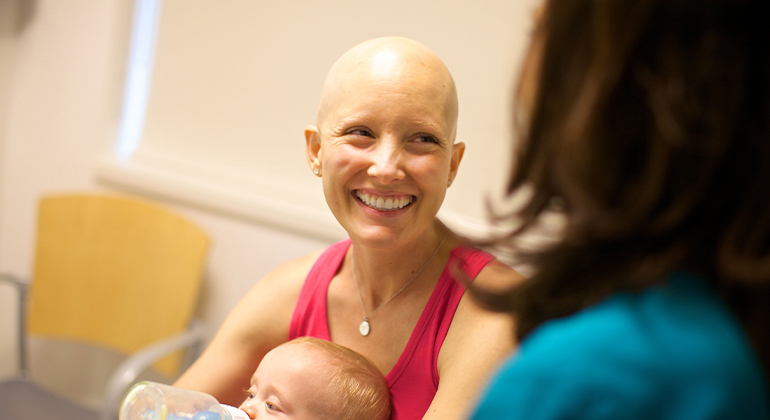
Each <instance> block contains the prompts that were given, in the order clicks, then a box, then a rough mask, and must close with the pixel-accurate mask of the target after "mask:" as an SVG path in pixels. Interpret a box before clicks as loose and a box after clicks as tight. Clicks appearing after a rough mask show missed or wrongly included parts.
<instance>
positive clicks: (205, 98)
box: [100, 0, 537, 241]
mask: <svg viewBox="0 0 770 420" xmlns="http://www.w3.org/2000/svg"><path fill="white" fill-rule="evenodd" d="M535 3H537V0H528V1H522V2H485V3H483V4H474V5H471V4H469V3H467V2H464V1H457V0H453V1H448V2H447V1H437V0H432V1H428V2H420V3H419V4H414V2H410V1H407V0H396V1H393V2H388V3H387V4H383V3H382V2H374V1H363V2H362V1H354V0H343V1H339V2H333V3H323V2H315V1H310V0H301V1H299V2H293V3H292V5H291V6H288V5H284V4H282V3H280V2H278V3H259V2H232V1H225V2H221V4H219V5H217V6H216V7H212V6H211V4H210V3H209V2H205V1H200V0H193V1H179V0H165V1H163V2H161V1H159V0H141V1H138V2H137V6H139V5H143V8H142V9H141V10H144V12H143V13H138V14H137V22H139V23H141V24H140V25H137V27H136V30H135V35H134V43H135V48H134V53H135V55H134V57H135V60H134V61H133V64H132V66H131V67H132V68H136V70H137V71H135V72H133V73H131V74H133V75H134V77H133V79H132V80H135V81H136V82H137V83H135V84H133V85H132V87H131V88H127V90H126V96H127V101H128V99H132V100H131V101H130V102H127V103H126V110H125V112H124V117H123V124H122V129H123V140H122V141H121V143H120V145H119V146H118V149H119V151H118V158H117V159H115V158H109V159H106V160H105V161H104V162H103V165H102V166H101V170H100V173H101V177H102V178H103V179H104V180H107V181H108V182H111V183H113V184H116V185H121V186H126V187H129V188H131V189H132V190H137V189H138V190H140V191H146V192H148V193H152V194H154V195H161V196H171V197H173V198H175V199H177V200H181V201H184V202H188V203H191V204H195V205H198V206H201V207H204V208H207V209H213V210H216V211H219V212H222V213H225V214H229V215H233V216H237V217H239V218H244V219H247V220H251V221H254V222H258V223H266V224H269V225H270V226H274V227H278V228H282V229H286V230H290V231H293V232H296V233H300V234H302V235H309V236H312V237H316V238H321V239H324V240H329V241H331V240H337V239H340V238H342V237H344V231H343V230H341V229H340V228H339V225H338V224H337V223H336V221H335V220H334V218H333V217H332V215H331V214H330V213H329V211H328V210H327V209H326V206H325V203H324V200H323V196H322V195H321V194H320V190H319V188H317V185H316V184H317V183H316V182H314V179H313V177H309V176H307V172H305V171H304V168H303V164H304V163H303V161H302V159H301V154H299V153H297V151H299V150H300V148H301V147H302V143H301V141H302V135H301V131H302V127H304V125H305V124H307V123H308V122H310V121H312V120H313V118H314V115H315V105H316V104H317V100H318V87H319V86H320V85H321V84H322V83H323V73H322V72H318V71H317V70H313V69H318V68H328V67H329V66H330V65H331V64H332V61H331V60H332V59H333V57H336V56H338V55H339V54H340V52H341V51H343V50H344V49H346V48H347V47H348V46H349V45H351V44H353V43H356V42H360V41H362V40H364V39H368V38H373V37H376V36H383V35H390V34H403V35H406V36H410V37H412V38H415V39H419V40H420V41H421V42H425V43H426V44H428V45H431V46H432V47H433V48H435V49H436V50H437V51H439V52H440V53H441V55H442V57H443V58H444V59H445V61H447V63H449V65H450V67H451V68H452V69H453V73H454V76H455V79H456V81H457V83H458V85H459V86H460V87H461V89H460V93H459V94H460V98H461V100H462V103H463V109H462V113H463V118H462V124H461V125H460V127H459V129H458V135H459V138H460V139H461V140H463V141H472V142H473V145H474V147H473V151H474V152H473V153H472V154H469V156H468V157H467V158H466V161H465V163H464V165H465V168H466V170H467V174H468V175H465V176H463V177H460V178H458V179H457V181H455V182H454V187H453V189H454V190H456V191H457V192H452V193H450V194H449V195H448V197H447V199H446V201H447V205H446V206H445V207H446V208H445V209H443V210H442V220H444V221H445V222H446V223H448V224H450V226H452V227H453V228H455V229H459V230H460V231H461V233H463V234H466V235H469V236H479V235H483V234H484V233H486V231H487V230H488V225H487V223H486V222H485V218H486V211H485V207H484V199H485V196H486V195H487V194H491V195H493V196H494V195H499V194H498V191H500V190H501V185H502V179H503V174H504V173H505V168H506V162H505V160H504V159H503V156H505V155H506V154H507V150H508V145H507V144H506V142H505V141H504V139H505V133H506V132H507V131H508V125H507V123H506V120H505V115H506V111H507V107H508V103H507V101H506V99H505V98H504V97H503V96H502V95H500V94H499V93H500V90H501V87H504V86H508V85H509V84H510V82H511V80H510V73H511V72H512V71H513V70H514V69H516V68H517V60H516V59H515V58H513V57H518V56H519V54H517V52H518V51H519V49H521V48H523V46H524V45H525V41H526V34H527V30H528V26H529V23H528V21H527V19H526V16H527V15H528V11H529V9H530V8H531V7H532V5H533V4H535ZM471 7H472V10H469V8H471ZM138 10H139V9H138ZM362 16H365V17H366V18H365V19H361V17H362ZM142 17H144V19H141V18H142ZM512 21H513V22H515V23H516V24H515V25H514V26H513V28H514V29H511V26H510V23H511V22H512ZM332 22H340V23H341V22H344V24H338V25H335V24H331V23H332ZM153 30H155V31H156V33H157V37H156V38H155V39H156V40H157V42H155V43H153V42H151V41H152V40H153V38H152V36H148V34H152V32H153ZM490 40H494V42H490ZM388 59H389V58H388V57H387V56H382V57H380V58H379V60H380V64H387V60H388ZM390 59H392V57H390ZM479 63H483V65H479ZM378 68H382V69H383V71H384V69H386V68H387V66H378ZM145 94H146V114H145V113H144V110H143V108H142V107H141V103H142V97H143V95H145ZM470 174H473V176H472V177H471V176H469V175H470Z"/></svg>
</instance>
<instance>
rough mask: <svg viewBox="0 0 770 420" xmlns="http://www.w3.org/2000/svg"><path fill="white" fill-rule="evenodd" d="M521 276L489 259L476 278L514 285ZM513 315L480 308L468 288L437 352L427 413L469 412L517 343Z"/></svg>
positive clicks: (442, 415) (453, 416) (485, 282)
mask: <svg viewBox="0 0 770 420" xmlns="http://www.w3.org/2000/svg"><path fill="white" fill-rule="evenodd" d="M521 280H523V277H522V276H521V275H520V274H518V273H516V272H515V271H513V270H511V269H510V268H508V267H506V266H503V265H502V264H490V265H489V266H487V267H485V268H484V269H483V270H482V271H481V272H480V273H479V275H478V276H477V277H476V279H475V280H474V284H475V285H477V286H481V287H484V286H488V287H490V288H495V289H496V288H500V287H505V286H506V285H507V286H513V285H514V284H515V283H517V282H519V281H521ZM514 328H515V323H514V319H513V317H512V316H510V315H507V314H499V313H493V312H489V311H487V310H485V309H483V308H481V307H480V306H479V305H478V304H477V303H476V302H475V301H474V299H473V297H472V296H471V294H470V293H465V295H463V297H462V299H461V300H460V304H459V305H458V307H457V311H456V312H455V316H454V319H453V320H452V325H451V326H450V327H449V332H448V333H447V336H446V339H445V341H444V344H443V345H442V346H441V350H440V352H439V358H438V374H439V387H438V391H437V392H436V396H435V397H434V399H433V402H432V403H431V405H430V407H429V408H428V412H427V413H426V414H425V417H424V419H442V420H447V419H461V418H463V419H464V418H467V416H468V414H469V411H470V410H471V408H472V407H473V405H474V404H475V402H476V401H477V398H478V395H479V394H480V393H481V391H482V390H483V388H484V386H485V385H486V383H487V381H488V380H489V377H490V376H491V375H492V373H493V372H494V371H495V369H496V368H497V367H498V366H500V364H501V363H502V361H503V359H504V358H505V357H506V356H509V355H510V354H511V353H512V352H513V351H514V348H515V340H514Z"/></svg>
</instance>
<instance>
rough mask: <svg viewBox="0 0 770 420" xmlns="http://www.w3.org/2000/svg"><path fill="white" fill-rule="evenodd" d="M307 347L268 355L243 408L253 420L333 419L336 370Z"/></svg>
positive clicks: (287, 347)
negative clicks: (331, 384)
mask: <svg viewBox="0 0 770 420" xmlns="http://www.w3.org/2000/svg"><path fill="white" fill-rule="evenodd" d="M326 361H327V358H326V356H325V355H324V354H323V353H321V352H320V351H315V350H313V349H312V348H308V347H307V346H305V345H296V344H294V345H292V344H289V345H284V346H280V347H277V348H275V349H273V350H272V351H270V352H269V353H267V354H266V355H265V357H264V358H263V359H262V362H261V363H260V364H259V367H258V368H257V371H256V372H254V375H253V376H252V377H251V387H250V388H249V390H248V393H249V395H248V397H247V398H246V401H244V402H243V404H241V406H240V407H239V408H240V409H241V410H243V411H245V412H246V413H247V414H248V415H249V417H251V418H252V419H273V418H275V419H308V420H316V419H317V420H322V419H331V418H333V416H331V415H330V413H333V411H334V407H335V406H337V404H335V401H334V400H335V397H333V394H332V393H331V392H330V391H329V390H328V389H327V387H328V378H329V377H330V375H331V374H332V372H333V370H332V369H333V367H332V366H330V365H329V363H326Z"/></svg>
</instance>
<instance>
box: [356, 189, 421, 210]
mask: <svg viewBox="0 0 770 420" xmlns="http://www.w3.org/2000/svg"><path fill="white" fill-rule="evenodd" d="M353 192H354V194H355V196H356V198H358V201H359V202H361V203H362V204H364V205H365V206H367V207H369V208H372V209H374V210H378V211H395V210H401V209H403V208H405V207H407V206H409V205H410V204H412V202H413V201H414V198H415V197H414V196H413V195H395V196H384V195H377V194H375V193H367V192H364V191H361V190H354V191H353Z"/></svg>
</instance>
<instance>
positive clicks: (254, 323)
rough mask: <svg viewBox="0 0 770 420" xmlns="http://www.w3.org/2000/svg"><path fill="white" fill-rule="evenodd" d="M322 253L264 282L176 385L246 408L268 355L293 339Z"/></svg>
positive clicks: (286, 266)
mask: <svg viewBox="0 0 770 420" xmlns="http://www.w3.org/2000/svg"><path fill="white" fill-rule="evenodd" d="M319 254H320V252H317V253H313V254H310V255H307V256H305V257H302V258H299V259H297V260H294V261H291V262H288V263H286V264H284V265H283V266H280V267H278V268H276V269H275V270H273V271H272V272H270V273H269V274H268V275H267V276H265V277H264V278H262V279H261V280H260V281H258V282H257V283H256V284H255V285H254V287H252V288H251V290H250V291H249V292H248V293H247V294H246V295H245V296H244V297H243V299H241V301H240V302H239V303H238V304H237V305H236V306H235V308H234V309H233V310H232V311H231V312H230V314H229V315H228V316H227V319H225V322H224V323H223V324H222V326H221V327H220V329H219V331H218V332H217V334H216V335H215V336H214V339H213V340H212V342H211V344H210V345H209V346H208V348H207V349H206V350H205V351H204V352H203V354H202V355H201V357H200V358H198V360H196V361H195V363H193V365H192V366H191V367H190V368H189V369H188V370H187V371H186V372H185V373H184V374H182V376H181V377H180V378H179V379H178V380H177V381H176V383H174V385H175V386H178V387H180V388H186V389H193V390H196V391H201V392H205V393H207V394H211V395H213V396H214V397H215V398H216V399H217V400H219V402H221V403H224V404H230V405H234V406H238V405H240V403H241V402H243V400H244V398H245V393H244V390H245V389H248V387H249V380H250V378H251V376H252V374H253V373H254V371H255V370H256V368H257V366H258V365H259V362H260V361H261V360H262V357H263V356H264V355H265V354H266V353H267V352H269V351H270V350H272V349H273V348H275V347H276V346H278V345H280V344H282V343H284V342H286V341H287V340H288V336H289V324H290V322H291V315H292V312H293V311H294V306H295V304H296V302H297V298H298V296H299V292H300V290H301V288H302V284H303V283H304V280H305V277H306V276H307V273H308V272H309V271H310V267H311V266H312V265H313V263H314V262H315V260H316V259H317V258H318V255H319Z"/></svg>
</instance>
